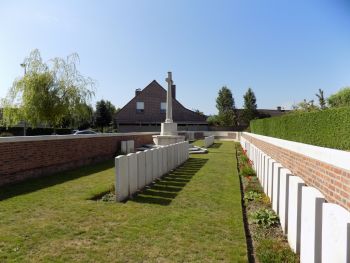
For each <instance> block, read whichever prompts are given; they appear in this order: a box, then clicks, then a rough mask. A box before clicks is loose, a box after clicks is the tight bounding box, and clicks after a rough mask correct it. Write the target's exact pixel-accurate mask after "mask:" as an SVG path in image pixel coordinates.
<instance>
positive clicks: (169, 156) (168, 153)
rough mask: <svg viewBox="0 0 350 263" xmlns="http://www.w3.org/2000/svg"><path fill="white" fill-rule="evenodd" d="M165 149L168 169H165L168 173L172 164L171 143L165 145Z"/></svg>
mask: <svg viewBox="0 0 350 263" xmlns="http://www.w3.org/2000/svg"><path fill="white" fill-rule="evenodd" d="M166 150H167V159H168V165H167V166H168V169H167V173H169V172H170V170H171V165H172V154H171V153H172V150H171V145H167V148H166Z"/></svg>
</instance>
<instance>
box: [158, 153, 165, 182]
mask: <svg viewBox="0 0 350 263" xmlns="http://www.w3.org/2000/svg"><path fill="white" fill-rule="evenodd" d="M162 148H163V147H160V148H158V149H157V152H158V178H160V177H162V175H163V174H164V173H163V151H162Z"/></svg>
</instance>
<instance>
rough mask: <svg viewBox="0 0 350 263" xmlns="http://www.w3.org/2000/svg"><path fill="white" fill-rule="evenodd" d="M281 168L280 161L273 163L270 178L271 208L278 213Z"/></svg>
mask: <svg viewBox="0 0 350 263" xmlns="http://www.w3.org/2000/svg"><path fill="white" fill-rule="evenodd" d="M282 169H283V167H282V165H281V164H280V163H275V165H274V166H273V170H274V171H273V174H274V176H273V180H272V184H273V186H272V189H273V193H272V209H273V210H274V211H275V212H276V214H279V202H280V199H279V195H280V175H281V170H282Z"/></svg>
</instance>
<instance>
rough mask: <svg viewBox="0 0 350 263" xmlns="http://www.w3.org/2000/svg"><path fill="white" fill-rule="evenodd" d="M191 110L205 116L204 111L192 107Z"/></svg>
mask: <svg viewBox="0 0 350 263" xmlns="http://www.w3.org/2000/svg"><path fill="white" fill-rule="evenodd" d="M192 111H194V112H195V113H198V114H199V115H202V116H205V114H204V112H203V111H200V110H198V109H193V110H192Z"/></svg>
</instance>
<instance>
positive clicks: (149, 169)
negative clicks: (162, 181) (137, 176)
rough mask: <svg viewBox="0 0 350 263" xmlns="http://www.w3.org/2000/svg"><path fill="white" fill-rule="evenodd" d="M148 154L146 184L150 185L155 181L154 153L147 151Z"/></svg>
mask: <svg viewBox="0 0 350 263" xmlns="http://www.w3.org/2000/svg"><path fill="white" fill-rule="evenodd" d="M145 154H146V184H150V183H152V181H153V168H152V165H153V153H152V152H151V150H145Z"/></svg>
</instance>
